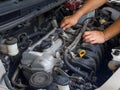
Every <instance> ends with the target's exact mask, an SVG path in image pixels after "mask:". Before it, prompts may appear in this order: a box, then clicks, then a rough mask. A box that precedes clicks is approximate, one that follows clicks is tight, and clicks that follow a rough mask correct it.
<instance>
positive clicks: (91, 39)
mask: <svg viewBox="0 0 120 90" xmlns="http://www.w3.org/2000/svg"><path fill="white" fill-rule="evenodd" d="M107 1H108V0H87V1H86V3H85V4H84V5H83V6H82V7H81V8H80V9H79V10H78V11H76V12H75V13H74V14H73V15H70V16H66V17H64V19H63V20H62V22H61V26H60V27H61V28H63V30H66V29H68V28H70V27H71V26H73V25H75V24H76V23H77V22H78V20H79V18H80V17H82V16H83V15H85V14H87V13H88V12H90V11H92V10H94V9H96V8H98V7H100V6H102V5H103V4H105V3H106V2H107ZM110 1H117V2H118V3H120V0H109V2H110ZM119 33H120V16H119V18H118V19H117V20H116V21H115V22H114V23H113V24H112V25H110V26H109V27H108V28H107V29H105V30H104V31H98V30H93V31H86V32H84V34H83V40H84V41H85V42H88V43H91V44H100V43H104V42H105V41H107V40H109V39H111V38H112V37H114V36H115V35H117V34H119Z"/></svg>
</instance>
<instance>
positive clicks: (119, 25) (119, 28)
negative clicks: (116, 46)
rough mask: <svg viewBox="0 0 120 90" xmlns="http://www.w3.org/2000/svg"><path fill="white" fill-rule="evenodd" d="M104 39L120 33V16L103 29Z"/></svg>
mask: <svg viewBox="0 0 120 90" xmlns="http://www.w3.org/2000/svg"><path fill="white" fill-rule="evenodd" d="M103 33H104V38H105V41H107V40H109V39H111V38H112V37H114V36H116V35H117V34H119V33H120V17H119V18H118V19H117V21H115V22H114V23H113V24H112V25H110V26H109V27H108V28H107V29H105V30H104V31H103Z"/></svg>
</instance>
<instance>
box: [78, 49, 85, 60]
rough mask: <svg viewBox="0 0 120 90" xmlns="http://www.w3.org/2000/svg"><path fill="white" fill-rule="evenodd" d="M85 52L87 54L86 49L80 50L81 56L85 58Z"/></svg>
mask: <svg viewBox="0 0 120 90" xmlns="http://www.w3.org/2000/svg"><path fill="white" fill-rule="evenodd" d="M85 54H86V50H80V51H79V56H80V58H83V56H85Z"/></svg>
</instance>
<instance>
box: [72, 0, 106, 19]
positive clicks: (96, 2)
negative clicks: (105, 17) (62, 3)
mask: <svg viewBox="0 0 120 90" xmlns="http://www.w3.org/2000/svg"><path fill="white" fill-rule="evenodd" d="M106 2H107V0H87V1H86V3H85V4H84V5H83V6H82V7H81V8H80V9H79V10H78V11H76V12H75V13H74V14H73V15H74V16H75V17H76V18H77V19H79V18H80V17H81V16H83V15H85V14H86V13H88V12H90V11H92V10H94V9H96V8H98V7H100V6H102V5H103V4H104V3H106Z"/></svg>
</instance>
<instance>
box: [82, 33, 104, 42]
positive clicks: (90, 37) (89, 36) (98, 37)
mask: <svg viewBox="0 0 120 90" xmlns="http://www.w3.org/2000/svg"><path fill="white" fill-rule="evenodd" d="M83 41H85V42H87V43H91V44H100V43H104V42H105V36H104V33H103V32H102V31H86V32H84V34H83Z"/></svg>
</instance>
